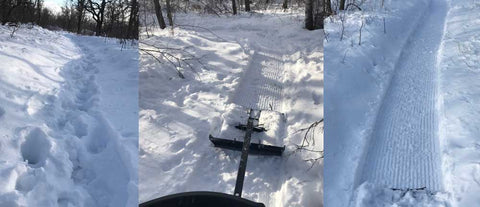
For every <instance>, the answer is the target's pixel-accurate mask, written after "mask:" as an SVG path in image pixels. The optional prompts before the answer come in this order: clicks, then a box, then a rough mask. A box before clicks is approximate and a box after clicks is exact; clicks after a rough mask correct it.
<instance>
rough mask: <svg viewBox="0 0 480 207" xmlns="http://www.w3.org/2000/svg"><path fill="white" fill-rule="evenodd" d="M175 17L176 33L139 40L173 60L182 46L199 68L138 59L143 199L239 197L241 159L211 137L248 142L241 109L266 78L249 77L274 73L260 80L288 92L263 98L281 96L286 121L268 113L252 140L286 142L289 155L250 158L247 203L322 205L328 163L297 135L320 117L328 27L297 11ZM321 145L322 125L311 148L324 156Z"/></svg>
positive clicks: (245, 191) (278, 99)
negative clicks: (306, 21) (210, 194)
mask: <svg viewBox="0 0 480 207" xmlns="http://www.w3.org/2000/svg"><path fill="white" fill-rule="evenodd" d="M176 21H177V24H178V25H184V26H179V27H177V28H176V29H174V30H173V32H172V31H171V30H163V31H162V30H154V31H153V32H152V28H150V29H149V34H152V33H154V34H155V36H153V37H147V36H146V33H144V34H142V38H141V39H142V42H144V43H145V44H144V45H142V44H141V48H142V49H143V48H145V49H154V48H153V47H151V46H149V45H155V46H157V47H163V48H167V47H169V48H171V49H170V50H167V51H168V52H170V53H171V54H174V55H177V56H178V57H187V56H188V55H187V54H186V53H185V52H178V51H179V50H177V49H182V50H184V51H187V52H188V53H190V54H194V56H195V57H199V58H200V61H201V63H199V62H197V61H190V62H189V63H190V64H191V65H192V66H193V70H192V69H190V68H189V67H188V66H187V65H185V64H184V65H183V67H173V66H172V64H171V63H169V62H167V61H165V62H163V63H162V64H159V63H158V62H157V61H156V60H155V59H154V58H152V57H150V56H149V55H147V54H142V56H141V63H140V64H141V67H140V108H141V110H140V137H141V139H140V154H141V155H140V161H139V162H140V166H139V169H140V171H139V176H140V183H139V193H140V201H142V202H143V201H147V200H150V199H153V198H156V197H160V196H164V195H168V194H172V193H178V192H184V191H195V190H210V191H217V192H224V193H233V189H234V185H235V179H236V173H237V169H238V163H239V159H240V153H238V152H232V151H228V150H220V149H216V148H214V147H213V146H212V144H211V143H210V141H209V140H208V136H209V134H212V135H214V136H219V137H223V138H230V139H233V138H235V137H238V138H239V137H241V136H242V133H243V132H241V131H238V130H237V131H236V129H234V127H233V125H235V124H238V123H240V122H245V120H246V113H245V108H243V107H242V106H241V105H238V104H237V103H240V104H242V100H241V99H242V98H245V99H248V100H246V102H245V103H253V102H252V100H254V99H256V97H262V94H260V95H258V94H250V93H249V92H252V93H256V92H258V90H253V89H254V88H250V89H249V88H248V85H252V87H257V88H263V86H264V85H261V84H260V85H253V84H255V83H258V81H254V82H252V83H251V84H248V83H247V82H248V80H250V79H253V78H259V79H262V78H261V76H255V75H252V74H264V75H267V73H268V74H269V75H271V76H268V75H267V76H268V77H271V78H272V79H271V80H266V81H265V82H262V83H268V84H270V83H272V84H274V83H275V84H277V85H275V86H274V87H272V89H275V90H277V89H278V90H280V88H281V90H280V91H281V92H278V93H275V94H277V95H278V94H282V95H280V96H275V97H276V98H274V99H266V100H274V103H275V104H276V105H275V106H273V105H272V107H276V109H278V110H279V111H280V112H282V113H284V114H286V115H285V116H282V115H281V114H280V113H276V112H268V111H265V112H262V114H263V115H262V117H261V118H260V122H263V123H264V124H265V127H266V128H267V129H268V131H267V132H266V133H265V134H263V135H254V136H253V137H254V142H255V141H258V138H259V137H261V139H262V141H263V142H264V143H270V144H276V145H286V147H287V150H286V151H285V153H284V156H283V157H281V158H276V157H261V156H250V157H249V161H248V167H247V173H246V180H245V185H244V189H243V197H245V198H247V199H251V200H255V201H259V202H263V203H265V204H266V205H267V206H321V205H322V202H323V201H322V189H323V188H322V160H321V159H320V160H318V161H313V160H310V159H313V158H318V156H319V154H318V153H313V152H307V151H299V152H296V153H293V151H294V149H295V144H301V141H302V138H303V133H301V132H297V133H296V131H297V130H299V129H301V128H304V127H308V126H309V125H310V124H311V123H313V122H314V121H318V120H320V119H321V118H322V117H323V111H322V108H323V106H322V104H323V98H322V97H323V91H322V88H323V75H322V71H323V66H322V65H323V62H322V61H323V53H322V41H321V39H322V35H323V34H322V31H313V32H309V31H307V30H304V29H303V28H302V25H303V22H302V15H299V14H245V15H238V16H235V17H212V16H199V15H192V14H177V16H176ZM185 24H188V25H190V26H187V25H185ZM142 31H143V30H142ZM172 33H173V34H172ZM271 67H273V68H278V70H282V71H283V72H282V75H278V74H277V73H276V72H278V71H277V70H274V71H270V72H272V74H270V73H269V71H268V70H264V69H265V68H267V69H271ZM176 69H178V70H180V71H181V72H182V73H183V74H184V75H185V79H181V78H179V77H178V75H177V72H176V71H175V70H176ZM247 71H251V72H247ZM259 71H261V72H259ZM273 80H275V81H273ZM245 83H247V84H245ZM268 84H266V85H268ZM244 86H245V87H244ZM243 93H245V94H246V95H245V96H242V95H241V94H243ZM260 93H263V92H260ZM239 94H240V95H239ZM265 94H266V93H263V95H265ZM265 105H268V104H264V105H259V107H264V106H265ZM282 117H284V118H282ZM322 139H323V137H322V134H321V129H320V128H317V130H316V132H315V138H314V140H315V145H314V146H309V147H311V148H312V149H315V150H322V149H323V142H322ZM304 160H309V161H304Z"/></svg>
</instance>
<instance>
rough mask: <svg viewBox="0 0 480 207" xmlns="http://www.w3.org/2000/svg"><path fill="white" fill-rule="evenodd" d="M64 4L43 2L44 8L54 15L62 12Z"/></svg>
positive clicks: (57, 0) (58, 0) (48, 0)
mask: <svg viewBox="0 0 480 207" xmlns="http://www.w3.org/2000/svg"><path fill="white" fill-rule="evenodd" d="M64 4H65V0H45V1H44V6H45V7H48V8H49V9H51V10H52V11H53V12H55V13H60V12H61V11H62V8H61V7H62V6H63V5H64Z"/></svg>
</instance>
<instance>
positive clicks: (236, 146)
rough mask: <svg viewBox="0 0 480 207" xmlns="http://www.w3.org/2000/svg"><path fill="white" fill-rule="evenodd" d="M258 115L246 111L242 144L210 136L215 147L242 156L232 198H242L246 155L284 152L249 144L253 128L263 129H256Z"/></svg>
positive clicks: (258, 113)
mask: <svg viewBox="0 0 480 207" xmlns="http://www.w3.org/2000/svg"><path fill="white" fill-rule="evenodd" d="M260 113H261V111H260V110H259V111H255V110H253V109H249V110H248V114H249V115H248V120H247V124H246V125H245V137H244V139H243V142H242V141H237V140H235V139H234V140H230V139H222V138H215V137H213V136H212V135H210V141H211V142H212V143H213V145H214V146H215V147H220V148H224V149H229V150H236V151H241V152H242V156H241V158H240V165H239V166H238V172H237V180H236V183H235V190H234V193H233V195H234V196H238V197H241V196H242V189H243V181H244V179H245V170H246V169H247V160H248V154H254V155H274V156H281V155H282V153H283V151H284V150H285V146H283V147H278V146H271V145H264V144H261V143H251V142H250V141H251V138H252V133H253V131H254V129H255V128H257V129H263V128H260V127H258V119H259V117H260ZM237 128H238V127H237ZM259 131H260V132H263V131H265V129H263V130H259Z"/></svg>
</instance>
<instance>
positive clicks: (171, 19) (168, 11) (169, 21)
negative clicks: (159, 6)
mask: <svg viewBox="0 0 480 207" xmlns="http://www.w3.org/2000/svg"><path fill="white" fill-rule="evenodd" d="M165 1H166V6H167V19H168V24H169V25H170V26H171V27H173V17H172V6H171V4H170V0H165Z"/></svg>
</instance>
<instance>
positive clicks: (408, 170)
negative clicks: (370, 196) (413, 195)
mask: <svg viewBox="0 0 480 207" xmlns="http://www.w3.org/2000/svg"><path fill="white" fill-rule="evenodd" d="M427 11H428V12H426V13H425V14H424V16H423V19H421V20H420V21H419V23H418V25H417V28H416V30H415V32H414V33H413V34H412V35H411V36H410V37H409V40H408V42H407V44H406V45H405V46H404V48H403V51H402V54H401V56H400V58H399V60H398V62H397V64H396V68H395V72H394V74H393V76H392V79H391V82H390V85H389V87H388V89H387V91H386V94H385V97H384V99H383V102H382V105H381V107H380V110H379V112H378V115H377V119H376V122H375V128H374V130H373V133H372V138H371V140H370V144H369V145H368V147H367V149H366V150H367V151H366V152H364V153H365V154H366V157H365V159H364V160H363V163H364V164H363V165H362V164H360V166H363V169H362V168H359V170H360V172H359V176H360V177H359V178H358V179H359V180H358V182H357V184H361V183H364V182H369V183H372V184H374V185H376V186H379V187H386V188H391V189H399V190H408V189H425V190H427V191H430V192H437V191H441V190H442V189H443V181H442V180H443V179H442V173H441V172H442V170H441V157H440V148H439V132H438V129H439V128H438V125H439V119H438V116H439V115H438V90H437V88H438V75H439V72H438V71H439V68H438V60H437V56H438V51H439V46H440V44H441V40H442V35H443V30H444V22H445V16H446V11H447V5H446V2H445V1H444V0H440V1H437V0H434V1H431V2H430V7H429V9H427Z"/></svg>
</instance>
